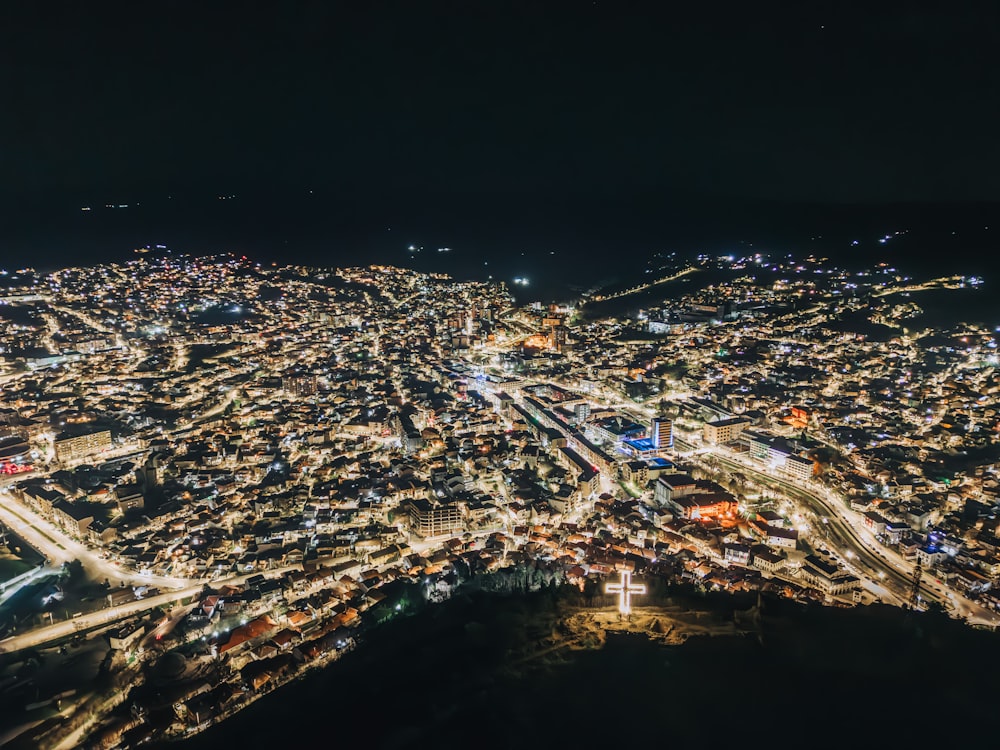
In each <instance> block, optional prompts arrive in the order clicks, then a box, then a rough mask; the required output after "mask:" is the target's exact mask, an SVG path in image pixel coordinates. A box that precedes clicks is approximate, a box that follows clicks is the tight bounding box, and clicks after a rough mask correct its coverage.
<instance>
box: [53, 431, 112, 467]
mask: <svg viewBox="0 0 1000 750" xmlns="http://www.w3.org/2000/svg"><path fill="white" fill-rule="evenodd" d="M54 447H55V451H56V459H57V460H58V461H61V462H62V463H66V462H67V461H75V460H77V459H82V458H90V457H91V456H94V455H96V454H98V453H101V452H103V451H106V450H108V449H110V448H111V430H99V431H97V432H88V433H86V434H84V435H75V436H74V437H59V438H56V440H55V443H54Z"/></svg>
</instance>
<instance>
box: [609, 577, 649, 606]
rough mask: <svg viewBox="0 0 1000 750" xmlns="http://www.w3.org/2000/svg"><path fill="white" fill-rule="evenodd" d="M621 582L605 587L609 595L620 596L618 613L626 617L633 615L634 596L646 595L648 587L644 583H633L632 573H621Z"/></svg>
mask: <svg viewBox="0 0 1000 750" xmlns="http://www.w3.org/2000/svg"><path fill="white" fill-rule="evenodd" d="M620 575H621V581H619V582H618V583H609V584H607V585H605V587H604V591H605V593H608V594H618V612H619V614H622V615H625V616H626V617H627V616H628V615H630V614H632V594H645V593H646V585H645V584H643V583H632V571H631V570H622V571H620Z"/></svg>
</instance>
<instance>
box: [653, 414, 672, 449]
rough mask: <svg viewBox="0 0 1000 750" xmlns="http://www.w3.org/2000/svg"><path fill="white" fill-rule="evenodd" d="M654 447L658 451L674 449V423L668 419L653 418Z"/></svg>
mask: <svg viewBox="0 0 1000 750" xmlns="http://www.w3.org/2000/svg"><path fill="white" fill-rule="evenodd" d="M650 431H651V432H652V435H650V437H651V438H652V440H653V447H654V448H656V449H657V450H661V451H662V450H668V449H670V448H673V447H674V423H673V420H670V419H667V418H666V417H653V424H652V426H651V428H650Z"/></svg>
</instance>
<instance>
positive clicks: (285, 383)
mask: <svg viewBox="0 0 1000 750" xmlns="http://www.w3.org/2000/svg"><path fill="white" fill-rule="evenodd" d="M317 387H318V383H317V379H316V376H315V375H310V374H308V373H292V374H290V375H285V376H284V377H283V378H282V379H281V388H282V390H284V391H286V392H287V393H288V394H289V395H291V396H298V397H300V398H301V397H302V396H313V395H315V394H316V390H317Z"/></svg>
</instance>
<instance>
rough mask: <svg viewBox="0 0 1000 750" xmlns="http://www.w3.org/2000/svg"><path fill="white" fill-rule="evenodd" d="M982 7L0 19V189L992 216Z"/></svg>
mask: <svg viewBox="0 0 1000 750" xmlns="http://www.w3.org/2000/svg"><path fill="white" fill-rule="evenodd" d="M998 14H1000V9H998V8H997V6H996V5H995V4H992V3H979V2H965V3H958V4H951V5H949V6H948V8H947V9H945V8H939V9H927V8H924V9H922V8H915V7H912V4H906V5H904V4H900V5H897V4H895V3H886V4H879V6H878V7H877V8H870V7H865V8H857V9H855V8H851V7H844V6H840V5H837V6H822V5H820V6H810V7H804V6H799V7H794V8H788V7H784V8H773V9H772V8H769V7H768V6H767V5H766V4H765V5H760V4H757V5H754V6H753V7H749V6H746V5H736V4H733V5H731V6H730V5H726V4H723V5H713V6H709V7H701V6H682V7H679V8H678V7H668V6H662V7H657V8H650V7H648V6H639V5H632V4H628V3H605V2H603V1H602V2H592V3H587V4H580V3H564V2H553V3H545V4H538V3H526V2H510V3H502V4H492V5H489V6H483V5H475V6H469V5H465V4H460V3H455V2H443V1H438V2H429V3H421V4H419V6H417V5H414V4H412V3H405V2H384V3H377V4H371V5H364V6H358V5H350V6H348V5H340V4H327V3H308V2H299V3H290V4H283V5H282V7H281V8H280V9H273V8H272V9H270V11H269V12H259V11H258V12H254V10H253V9H248V8H247V7H246V5H245V4H227V3H218V4H214V3H213V4H212V5H211V7H204V6H202V5H197V6H196V5H193V4H192V5H190V6H187V5H185V4H171V5H170V6H169V7H166V8H163V7H155V8H154V7H140V6H124V5H123V6H121V7H119V8H115V7H112V6H101V7H99V8H93V7H88V8H86V9H83V8H81V7H72V8H70V9H68V10H66V11H65V12H62V13H60V12H58V10H56V11H53V10H52V9H50V8H47V7H46V8H45V9H42V8H41V7H39V6H19V7H16V8H15V7H7V8H4V9H3V10H2V11H0V75H2V76H3V83H4V89H5V91H6V92H7V97H8V99H7V107H6V108H5V109H6V115H7V116H6V117H5V118H4V119H3V120H0V139H2V142H3V143H5V144H7V146H8V147H7V148H5V149H4V151H3V153H2V155H0V174H3V177H2V178H0V195H6V196H8V197H9V196H23V197H27V198H30V199H31V201H49V202H53V201H58V200H60V196H64V195H73V196H78V197H79V200H81V201H86V202H88V203H89V202H97V201H104V200H107V201H109V202H110V201H113V202H130V201H131V202H134V201H135V200H137V199H138V198H137V197H136V196H151V195H160V196H165V195H169V194H174V193H176V194H194V193H201V194H204V195H219V194H241V193H247V192H255V193H256V192H267V191H271V192H284V193H295V192H301V193H303V194H304V193H306V191H308V190H314V191H317V192H321V193H324V194H327V193H328V194H341V195H348V196H354V197H356V198H358V199H368V200H369V201H372V202H373V201H376V200H379V199H380V197H382V196H385V195H386V194H388V195H390V196H399V195H407V194H413V193H419V194H421V195H425V196H437V197H438V199H441V200H445V199H447V196H449V195H453V194H460V195H495V194H499V195H521V194H537V195H542V196H546V195H556V196H568V195H569V196H571V195H579V196H584V197H585V198H587V199H588V200H591V199H594V200H600V199H601V198H602V197H613V196H621V197H622V198H623V199H624V200H641V199H642V198H643V196H648V195H659V196H669V195H685V196H686V195H694V196H705V197H707V198H710V199H712V198H714V199H721V200H726V201H731V200H734V199H735V200H741V201H745V200H775V201H792V202H798V201H804V202H807V203H820V204H831V203H832V204H839V203H849V204H853V203H862V204H871V205H875V204H881V203H887V202H888V203H895V202H913V201H919V202H932V203H939V202H944V201H947V202H966V201H972V202H978V201H985V202H995V201H998V200H1000V147H998V143H997V141H996V139H995V137H994V133H995V132H996V129H997V124H998V122H1000V109H998V107H1000V104H998V100H997V98H996V97H995V96H994V95H993V92H994V91H995V90H996V84H997V80H996V75H997V73H996V71H997V70H1000V59H998V54H1000V53H998V49H1000V45H997V44H996V30H997V28H1000V15H998Z"/></svg>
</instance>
